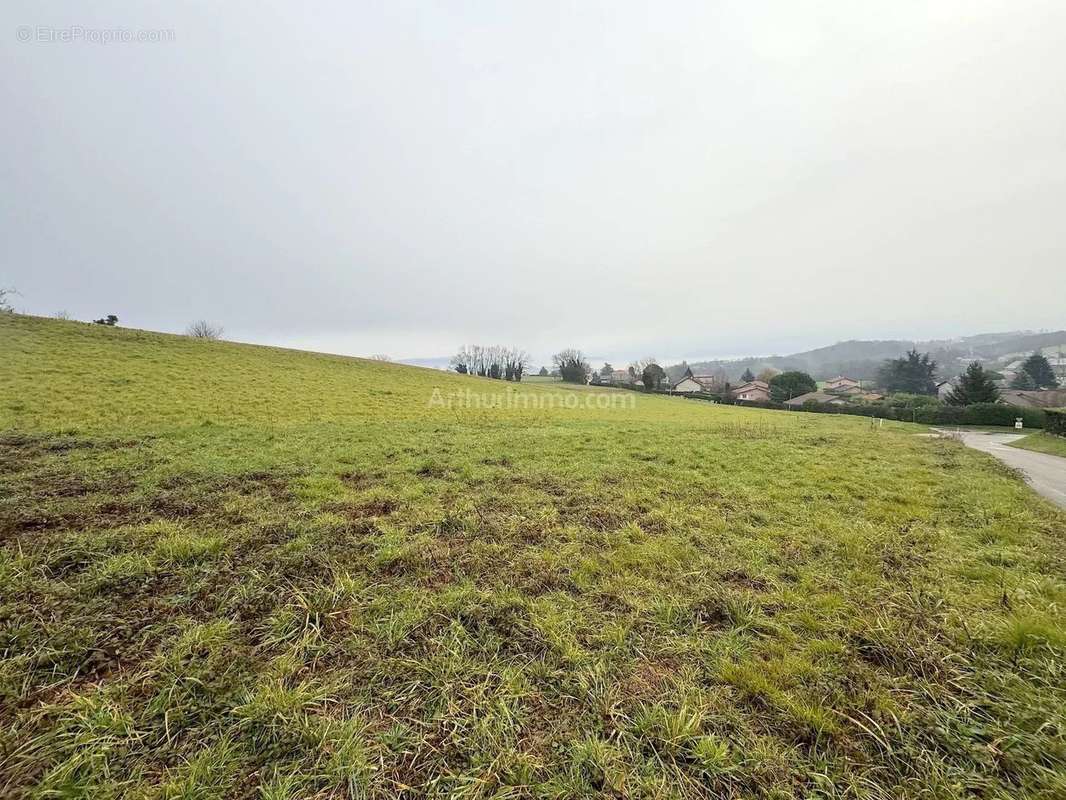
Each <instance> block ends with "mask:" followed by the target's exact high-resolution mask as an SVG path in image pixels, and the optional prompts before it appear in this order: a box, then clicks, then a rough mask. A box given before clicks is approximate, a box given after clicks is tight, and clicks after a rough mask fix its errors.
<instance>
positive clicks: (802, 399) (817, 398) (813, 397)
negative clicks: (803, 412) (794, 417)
mask: <svg viewBox="0 0 1066 800" xmlns="http://www.w3.org/2000/svg"><path fill="white" fill-rule="evenodd" d="M841 402H843V401H842V400H841V398H840V395H838V394H827V393H826V392H807V393H806V394H801V395H799V397H793V398H792V399H791V400H786V401H785V405H786V406H802V405H803V404H804V403H841Z"/></svg>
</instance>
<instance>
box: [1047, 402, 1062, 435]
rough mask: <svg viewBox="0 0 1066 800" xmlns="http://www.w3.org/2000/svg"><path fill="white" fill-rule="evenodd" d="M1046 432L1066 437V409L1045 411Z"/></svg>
mask: <svg viewBox="0 0 1066 800" xmlns="http://www.w3.org/2000/svg"><path fill="white" fill-rule="evenodd" d="M1044 430H1046V431H1047V432H1048V433H1053V434H1055V435H1056V436H1066V408H1058V409H1049V410H1047V411H1045V412H1044Z"/></svg>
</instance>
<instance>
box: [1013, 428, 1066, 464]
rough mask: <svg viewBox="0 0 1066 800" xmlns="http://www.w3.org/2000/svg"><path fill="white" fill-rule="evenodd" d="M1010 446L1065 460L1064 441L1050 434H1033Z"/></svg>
mask: <svg viewBox="0 0 1066 800" xmlns="http://www.w3.org/2000/svg"><path fill="white" fill-rule="evenodd" d="M1010 446H1011V447H1020V448H1022V449H1023V450H1034V451H1036V452H1037V453H1047V454H1048V455H1052V456H1062V457H1063V458H1066V439H1064V438H1063V437H1061V436H1054V435H1052V434H1050V433H1043V432H1040V433H1033V434H1030V435H1029V436H1026V437H1025V438H1024V439H1019V440H1018V441H1016V442H1011V443H1010Z"/></svg>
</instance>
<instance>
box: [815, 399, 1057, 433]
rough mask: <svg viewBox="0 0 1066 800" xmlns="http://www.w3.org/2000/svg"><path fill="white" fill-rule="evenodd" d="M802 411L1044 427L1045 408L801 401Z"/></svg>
mask: <svg viewBox="0 0 1066 800" xmlns="http://www.w3.org/2000/svg"><path fill="white" fill-rule="evenodd" d="M803 410H804V411H813V412H815V413H819V414H849V415H853V416H860V417H879V418H881V419H892V420H898V421H899V422H917V423H919V424H921V425H998V426H1003V427H1010V428H1013V427H1014V420H1016V419H1017V418H1018V417H1021V418H1022V425H1024V426H1025V427H1026V428H1043V427H1044V416H1045V412H1044V410H1043V409H1040V408H1021V407H1020V406H1011V405H1006V404H1003V403H977V404H975V405H972V406H946V405H937V406H922V407H919V408H903V407H899V406H889V405H884V404H882V403H868V404H865V405H835V404H825V403H804V404H803Z"/></svg>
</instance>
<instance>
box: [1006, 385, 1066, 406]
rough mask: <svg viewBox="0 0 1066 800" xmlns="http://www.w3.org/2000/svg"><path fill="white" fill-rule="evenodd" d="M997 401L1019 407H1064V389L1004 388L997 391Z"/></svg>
mask: <svg viewBox="0 0 1066 800" xmlns="http://www.w3.org/2000/svg"><path fill="white" fill-rule="evenodd" d="M999 402H1001V403H1006V404H1007V405H1011V406H1019V407H1021V408H1063V407H1066V389H1041V390H1039V391H1031V392H1030V391H1027V390H1024V389H1005V390H1003V391H1001V392H1000V393H999Z"/></svg>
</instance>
